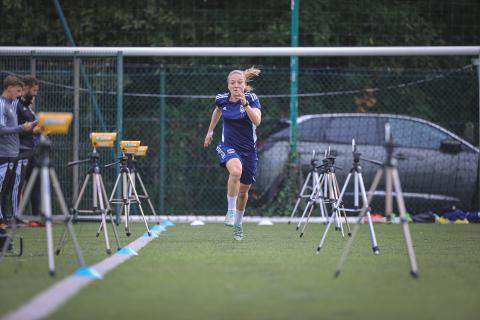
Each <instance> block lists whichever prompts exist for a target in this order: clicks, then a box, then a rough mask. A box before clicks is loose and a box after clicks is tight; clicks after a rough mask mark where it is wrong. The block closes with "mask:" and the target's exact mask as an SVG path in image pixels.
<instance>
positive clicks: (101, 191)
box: [94, 173, 121, 250]
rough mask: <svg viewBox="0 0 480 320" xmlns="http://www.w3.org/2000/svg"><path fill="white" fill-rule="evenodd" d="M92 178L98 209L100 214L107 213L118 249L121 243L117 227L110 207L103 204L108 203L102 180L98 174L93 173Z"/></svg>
mask: <svg viewBox="0 0 480 320" xmlns="http://www.w3.org/2000/svg"><path fill="white" fill-rule="evenodd" d="M94 180H95V183H96V185H97V191H98V203H99V205H100V210H101V211H102V215H105V216H106V215H107V214H108V215H109V217H110V222H111V223H112V227H113V235H114V237H115V241H116V242H117V250H120V248H121V245H120V240H119V238H118V233H117V227H116V226H115V223H114V221H113V217H112V213H111V210H110V208H109V207H108V204H107V207H105V204H106V203H108V200H107V198H106V192H105V190H104V189H103V182H102V180H101V176H100V174H98V173H94ZM105 219H106V217H105ZM106 227H107V224H106V223H105V225H104V228H106Z"/></svg>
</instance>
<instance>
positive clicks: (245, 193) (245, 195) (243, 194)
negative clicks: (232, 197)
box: [238, 190, 248, 199]
mask: <svg viewBox="0 0 480 320" xmlns="http://www.w3.org/2000/svg"><path fill="white" fill-rule="evenodd" d="M238 198H240V199H248V191H245V190H240V191H239V192H238Z"/></svg>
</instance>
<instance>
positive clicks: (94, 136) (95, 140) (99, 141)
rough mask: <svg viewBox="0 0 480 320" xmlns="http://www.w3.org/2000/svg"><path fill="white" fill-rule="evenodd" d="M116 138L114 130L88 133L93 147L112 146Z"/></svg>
mask: <svg viewBox="0 0 480 320" xmlns="http://www.w3.org/2000/svg"><path fill="white" fill-rule="evenodd" d="M116 139H117V133H116V132H92V133H90V141H91V142H92V145H93V147H94V148H99V147H103V148H113V144H114V142H115V140H116Z"/></svg>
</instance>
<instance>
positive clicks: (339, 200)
mask: <svg viewBox="0 0 480 320" xmlns="http://www.w3.org/2000/svg"><path fill="white" fill-rule="evenodd" d="M351 177H352V173H351V172H350V173H348V175H347V178H346V179H345V183H344V184H343V188H342V191H341V192H340V196H339V198H338V200H337V202H336V203H335V206H334V210H333V211H332V215H331V216H330V219H328V224H327V227H326V228H325V231H324V232H323V236H322V239H321V240H320V243H319V244H318V247H317V253H318V252H320V250H321V249H322V248H323V245H324V243H325V240H326V238H327V234H328V231H329V230H330V227H331V225H332V222H333V221H334V215H335V213H336V208H338V206H339V205H340V203H341V202H342V199H343V195H344V194H345V190H346V189H347V185H348V182H349V181H350V178H351Z"/></svg>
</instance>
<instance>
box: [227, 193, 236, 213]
mask: <svg viewBox="0 0 480 320" xmlns="http://www.w3.org/2000/svg"><path fill="white" fill-rule="evenodd" d="M227 201H228V211H230V210H235V208H236V207H237V197H230V196H229V195H227Z"/></svg>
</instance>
